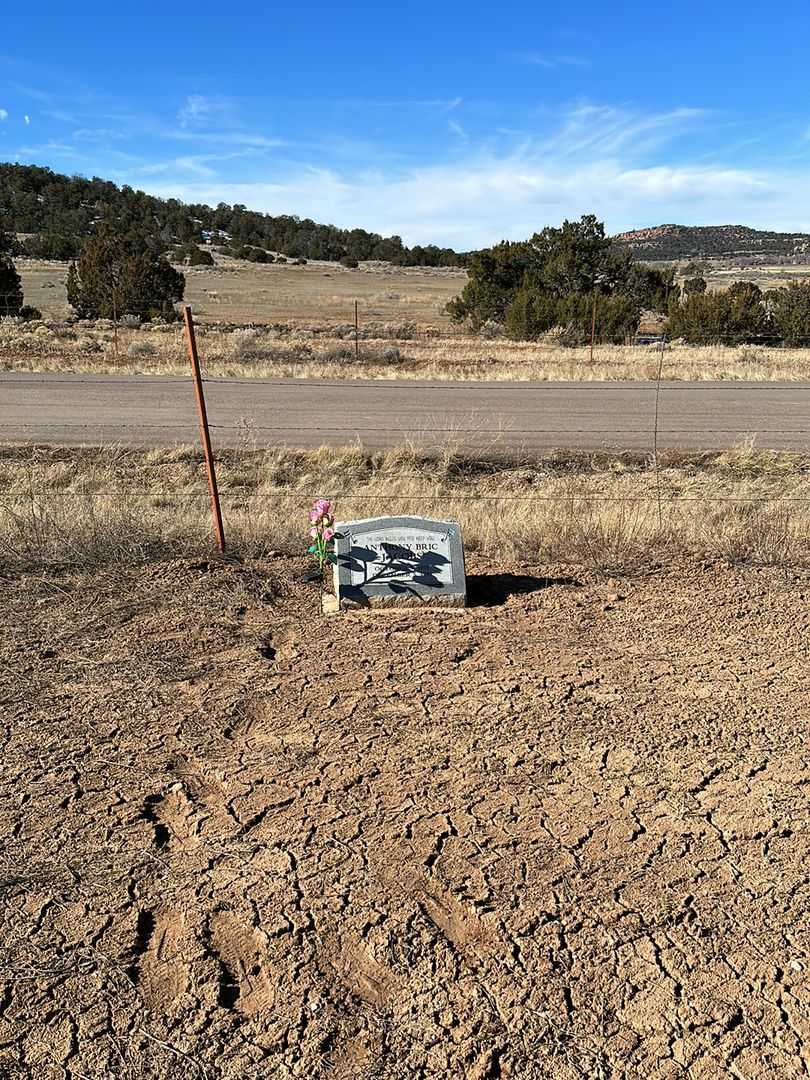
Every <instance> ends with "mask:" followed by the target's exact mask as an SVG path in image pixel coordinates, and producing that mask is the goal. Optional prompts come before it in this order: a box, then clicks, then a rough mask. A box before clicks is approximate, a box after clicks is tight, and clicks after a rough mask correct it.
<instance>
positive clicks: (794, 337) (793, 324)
mask: <svg viewBox="0 0 810 1080" xmlns="http://www.w3.org/2000/svg"><path fill="white" fill-rule="evenodd" d="M768 301H769V304H770V306H771V308H772V311H773V326H774V329H775V330H776V332H777V333H778V334H779V335H780V336H781V337H782V338H783V340H784V341H785V343H786V344H788V345H807V344H808V343H810V284H807V283H802V282H798V281H794V282H791V284H790V285H788V286H787V287H786V288H784V289H774V290H773V291H772V292H770V293H769V294H768Z"/></svg>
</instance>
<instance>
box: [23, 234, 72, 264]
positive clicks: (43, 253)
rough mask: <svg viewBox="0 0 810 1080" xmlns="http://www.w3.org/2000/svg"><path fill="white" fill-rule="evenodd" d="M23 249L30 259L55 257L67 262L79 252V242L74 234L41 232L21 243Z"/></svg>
mask: <svg viewBox="0 0 810 1080" xmlns="http://www.w3.org/2000/svg"><path fill="white" fill-rule="evenodd" d="M22 248H23V251H24V253H25V254H26V255H28V256H30V257H31V258H32V259H56V260H58V261H59V262H67V261H68V260H69V259H75V258H76V256H77V255H78V254H79V250H80V244H79V242H78V240H77V239H76V237H75V236H65V235H63V234H61V233H41V234H40V235H39V236H31V237H29V238H28V239H27V240H26V241H25V242H24V244H23V245H22Z"/></svg>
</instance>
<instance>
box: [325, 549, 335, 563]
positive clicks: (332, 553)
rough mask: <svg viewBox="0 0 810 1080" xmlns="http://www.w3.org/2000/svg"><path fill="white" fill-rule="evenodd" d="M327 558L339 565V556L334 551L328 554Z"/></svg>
mask: <svg viewBox="0 0 810 1080" xmlns="http://www.w3.org/2000/svg"><path fill="white" fill-rule="evenodd" d="M326 558H327V560H328V561H329V562H330V563H335V564H336V563H337V555H335V553H334V551H329V552H327V555H326Z"/></svg>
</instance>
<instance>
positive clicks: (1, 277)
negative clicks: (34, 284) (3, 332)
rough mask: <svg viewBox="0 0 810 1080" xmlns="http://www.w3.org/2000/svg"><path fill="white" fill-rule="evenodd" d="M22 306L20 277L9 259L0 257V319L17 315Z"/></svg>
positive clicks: (8, 257)
mask: <svg viewBox="0 0 810 1080" xmlns="http://www.w3.org/2000/svg"><path fill="white" fill-rule="evenodd" d="M22 306H23V290H22V282H21V281H20V275H19V274H18V273H17V270H16V267H15V266H14V263H13V262H12V261H11V257H10V256H8V255H0V318H2V317H3V316H6V315H19V313H20V308H21V307H22Z"/></svg>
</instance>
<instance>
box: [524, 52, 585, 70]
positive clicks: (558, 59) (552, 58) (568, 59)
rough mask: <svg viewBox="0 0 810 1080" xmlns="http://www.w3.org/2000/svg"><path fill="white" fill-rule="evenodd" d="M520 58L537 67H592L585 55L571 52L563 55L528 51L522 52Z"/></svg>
mask: <svg viewBox="0 0 810 1080" xmlns="http://www.w3.org/2000/svg"><path fill="white" fill-rule="evenodd" d="M519 59H520V60H521V61H522V62H523V63H524V64H533V65H534V66H535V67H543V68H560V67H569V68H586V67H590V66H591V65H590V61H589V60H586V59H585V57H584V56H574V55H572V54H571V53H565V54H562V55H559V56H558V55H553V54H552V55H546V54H544V53H536V52H527V53H521V54H520V56H519Z"/></svg>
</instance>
